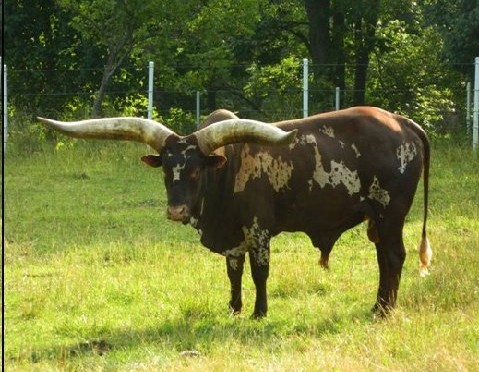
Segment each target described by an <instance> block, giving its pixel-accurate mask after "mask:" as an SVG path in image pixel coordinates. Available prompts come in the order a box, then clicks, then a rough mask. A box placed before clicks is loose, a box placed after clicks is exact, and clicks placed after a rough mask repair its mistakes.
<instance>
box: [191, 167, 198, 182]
mask: <svg viewBox="0 0 479 372" xmlns="http://www.w3.org/2000/svg"><path fill="white" fill-rule="evenodd" d="M199 178H200V168H195V169H193V171H192V172H191V179H192V180H195V181H196V180H198V179H199Z"/></svg>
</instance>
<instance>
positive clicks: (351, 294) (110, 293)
mask: <svg viewBox="0 0 479 372" xmlns="http://www.w3.org/2000/svg"><path fill="white" fill-rule="evenodd" d="M433 150H434V151H433V158H432V169H431V181H430V183H431V191H430V203H431V204H430V222H429V237H430V240H431V243H432V245H433V249H434V258H433V266H432V269H431V275H430V276H429V277H427V278H420V277H419V275H418V257H417V253H416V248H417V244H418V242H419V238H420V231H421V223H422V220H421V211H422V186H421V187H420V189H419V190H418V193H417V196H416V201H415V204H414V206H413V209H412V211H411V213H410V215H409V216H408V220H407V223H406V228H405V231H404V239H405V243H406V246H407V250H408V256H407V259H406V263H405V267H404V270H403V280H402V283H401V288H400V291H399V307H398V309H397V311H395V312H394V314H393V315H392V316H391V317H390V318H388V319H386V320H382V321H375V320H374V319H373V317H372V315H371V313H370V308H371V307H372V305H373V303H374V301H375V296H376V290H377V281H378V269H377V263H376V256H375V249H374V246H373V245H372V244H371V243H370V242H369V241H368V240H367V238H366V236H365V229H364V226H359V227H357V228H356V229H353V230H352V231H348V232H346V233H345V234H344V235H343V237H342V238H341V240H340V241H339V242H338V243H337V245H336V246H335V248H334V249H333V251H332V254H331V269H330V270H329V271H325V270H322V269H321V268H320V267H319V265H318V263H317V262H318V258H319V252H318V251H317V250H316V249H315V248H313V247H312V246H311V244H310V242H309V240H308V238H307V237H306V236H304V235H303V234H282V235H280V236H278V237H276V238H275V239H274V240H273V242H272V257H271V273H270V280H269V281H268V290H269V307H270V310H269V314H268V317H267V318H266V319H264V320H261V321H255V320H251V319H250V318H249V315H250V314H251V313H252V310H253V305H254V285H253V283H252V280H251V278H250V276H249V273H250V271H249V265H246V267H245V275H244V280H243V288H244V298H243V301H244V304H245V305H244V313H243V314H242V315H240V316H238V317H230V316H229V315H228V312H227V302H228V299H229V283H228V279H227V276H226V269H225V262H224V258H223V257H221V256H219V255H215V254H212V253H210V252H209V251H208V250H207V249H205V248H203V247H202V246H201V245H200V244H199V239H198V236H197V234H196V232H195V231H194V230H193V229H191V228H190V227H187V226H182V225H177V224H173V223H171V222H168V221H167V220H166V218H165V216H164V214H165V193H164V189H163V184H162V179H161V176H160V173H159V172H158V171H154V170H151V169H150V168H147V167H145V166H143V165H142V163H141V162H140V161H139V157H140V156H141V155H143V154H144V153H147V152H148V150H147V149H146V148H145V147H143V146H138V145H134V144H123V143H122V144H108V143H105V142H102V143H93V144H86V143H79V144H77V146H76V148H73V149H66V150H61V151H55V150H54V149H52V148H49V147H46V148H45V149H44V150H43V151H41V152H39V153H34V154H29V155H15V156H11V157H9V158H7V159H6V163H5V216H4V217H5V219H4V223H5V267H4V273H5V283H4V289H5V358H6V359H5V363H6V368H7V370H38V371H44V370H58V369H67V370H70V369H73V370H103V369H104V370H124V371H130V370H175V371H177V370H217V371H223V370H233V369H234V370H251V371H253V370H255V371H256V370H274V371H282V370H284V371H289V370H334V369H336V370H348V369H352V370H405V371H417V370H444V371H446V370H474V369H476V368H477V365H478V363H479V310H478V309H479V290H478V288H479V276H478V275H477V273H478V267H479V162H478V160H477V158H475V159H474V158H472V157H471V153H470V150H469V149H462V148H459V147H457V146H449V145H436V146H435V148H434V149H433ZM421 184H422V183H421Z"/></svg>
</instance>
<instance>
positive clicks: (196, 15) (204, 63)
mask: <svg viewBox="0 0 479 372" xmlns="http://www.w3.org/2000/svg"><path fill="white" fill-rule="evenodd" d="M4 20H5V25H4V37H5V52H6V59H5V60H4V61H5V63H7V65H8V69H9V70H8V71H9V103H10V108H9V110H10V115H11V117H12V118H15V117H19V116H22V117H23V118H25V117H33V116H36V115H38V114H42V115H50V116H56V117H61V118H65V119H69V118H84V117H89V116H94V117H98V116H107V115H119V114H121V115H142V116H144V115H146V106H147V66H148V62H149V61H154V62H155V94H154V97H155V102H154V104H155V110H156V111H155V115H156V117H158V118H160V119H161V120H163V121H165V122H167V123H169V124H171V125H176V126H179V127H176V128H174V129H177V130H178V131H180V132H181V131H188V130H191V129H192V125H194V114H193V112H194V109H195V97H196V92H197V91H199V92H200V93H201V108H202V112H203V113H204V114H206V113H208V112H210V111H212V110H214V109H215V108H218V107H226V108H229V109H232V110H234V111H237V112H238V113H239V115H240V116H244V117H256V118H264V119H271V120H272V119H278V118H286V117H291V116H296V117H297V116H301V109H302V107H301V102H302V94H301V87H302V66H301V64H302V59H303V58H308V59H309V60H310V95H309V97H310V113H314V112H318V111H325V110H330V109H332V108H333V107H334V89H335V87H340V88H341V92H342V94H341V106H343V107H345V106H351V105H361V104H368V105H377V106H381V107H383V108H385V109H389V110H391V111H396V112H399V113H402V114H405V115H407V116H409V117H411V118H413V119H415V120H416V121H418V122H419V123H421V124H422V125H425V126H426V127H428V128H429V130H430V131H432V132H437V133H441V132H443V131H444V130H448V131H449V130H450V129H451V128H456V129H457V127H463V124H464V121H465V101H466V82H467V81H472V79H473V76H472V75H473V61H474V57H476V56H478V55H479V1H477V0H424V1H411V0H189V1H185V0H80V1H78V0H42V1H37V0H7V1H6V2H5V3H4ZM12 131H15V129H12Z"/></svg>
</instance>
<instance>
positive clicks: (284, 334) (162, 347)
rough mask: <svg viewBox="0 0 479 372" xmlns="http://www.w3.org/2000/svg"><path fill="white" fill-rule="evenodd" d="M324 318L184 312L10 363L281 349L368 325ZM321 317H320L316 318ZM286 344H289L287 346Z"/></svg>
mask: <svg viewBox="0 0 479 372" xmlns="http://www.w3.org/2000/svg"><path fill="white" fill-rule="evenodd" d="M322 316H323V318H320V319H317V320H314V319H313V320H312V319H301V317H298V316H296V317H295V319H287V318H286V317H283V318H276V317H272V318H265V319H262V320H253V319H250V318H249V317H246V316H235V317H227V316H224V315H223V314H221V315H219V314H211V313H207V312H206V313H202V314H191V312H189V311H185V312H184V313H183V315H182V316H181V317H177V318H171V319H167V320H163V321H161V322H159V323H158V325H157V326H152V327H148V328H143V329H136V328H121V329H120V328H117V329H113V330H111V331H105V330H104V329H103V330H102V331H101V332H99V334H96V335H92V338H91V339H89V340H87V341H82V342H78V343H74V344H69V345H59V346H53V347H51V348H45V349H40V350H33V351H31V352H30V353H29V354H26V353H24V354H23V355H19V356H17V357H14V358H10V360H18V361H20V360H23V361H29V362H31V363H38V362H41V361H46V360H51V361H53V360H57V361H67V360H71V359H74V358H81V357H93V356H100V357H104V356H106V355H108V354H109V353H114V352H116V351H125V350H130V351H133V350H134V349H138V350H140V353H141V349H148V350H151V349H152V348H154V349H157V350H158V353H166V354H169V353H173V354H175V353H176V354H177V355H183V356H184V355H190V354H188V353H193V354H192V355H196V354H195V353H196V352H197V350H199V352H198V353H200V354H202V353H206V354H207V353H208V352H209V351H210V350H212V349H215V348H216V349H221V348H222V347H223V348H224V347H225V346H224V345H232V344H234V343H237V344H239V345H242V347H247V348H252V349H262V348H265V347H266V348H268V350H271V349H274V348H276V347H278V348H279V347H281V346H280V344H281V342H285V340H288V339H297V338H298V337H305V338H308V337H309V338H318V337H321V336H324V335H335V334H340V333H342V332H347V330H348V329H350V327H351V326H352V324H353V323H354V324H355V325H357V324H358V323H359V324H366V325H367V324H370V323H372V319H373V318H372V315H371V313H370V312H368V311H356V312H355V313H347V314H337V313H334V312H331V313H330V314H327V317H326V315H322ZM318 318H319V316H318ZM286 342H287V341H286Z"/></svg>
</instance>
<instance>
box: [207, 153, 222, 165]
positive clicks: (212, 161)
mask: <svg viewBox="0 0 479 372" xmlns="http://www.w3.org/2000/svg"><path fill="white" fill-rule="evenodd" d="M225 164H226V157H224V156H222V155H210V156H208V157H207V158H206V165H207V166H208V167H212V168H221V167H222V166H223V165H225Z"/></svg>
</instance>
